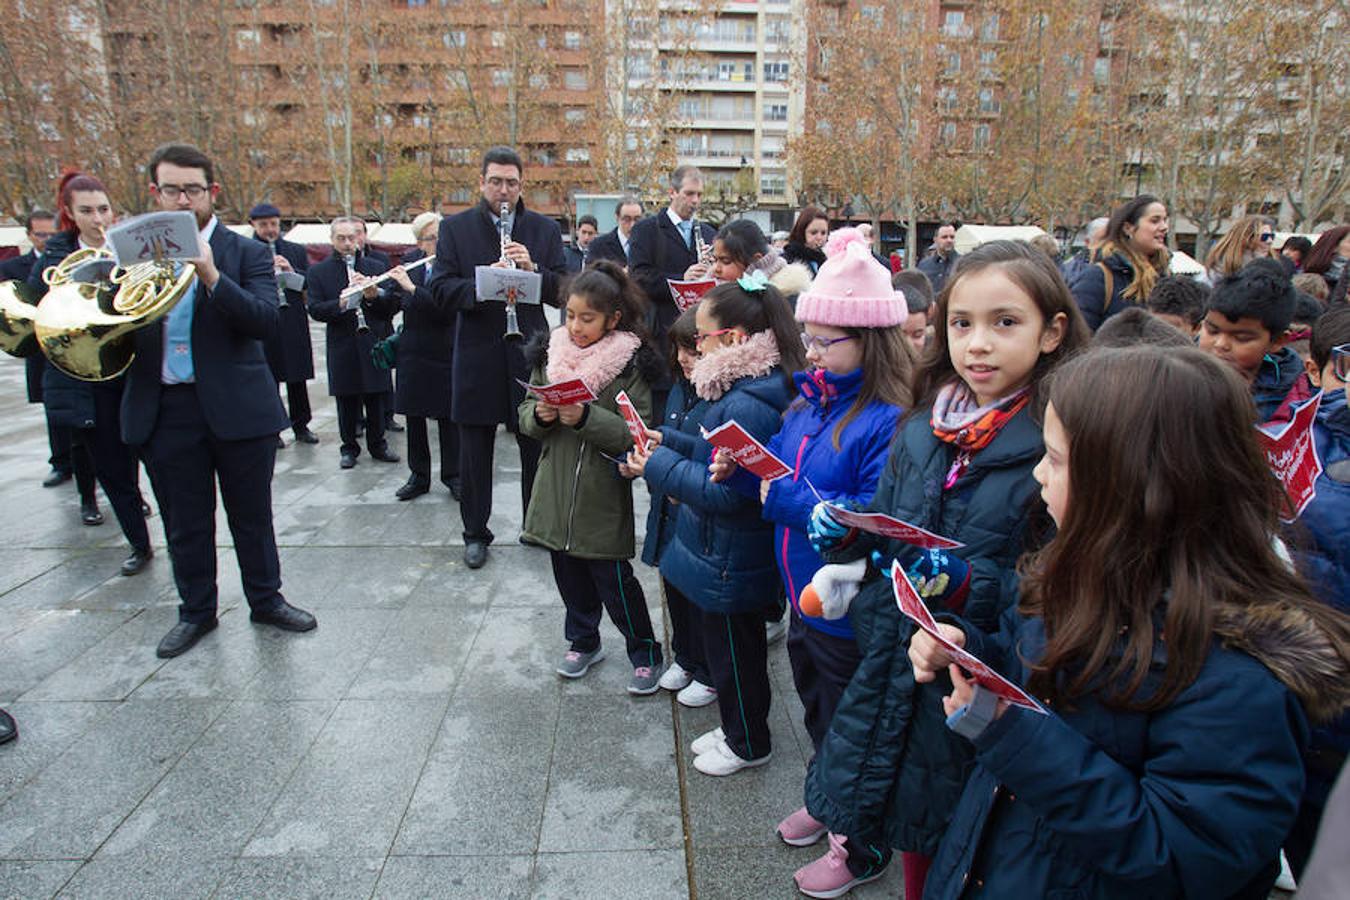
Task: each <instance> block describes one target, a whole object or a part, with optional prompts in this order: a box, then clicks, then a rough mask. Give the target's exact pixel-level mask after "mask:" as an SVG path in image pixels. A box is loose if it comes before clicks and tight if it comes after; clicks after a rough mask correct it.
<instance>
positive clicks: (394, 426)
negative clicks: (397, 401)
mask: <svg viewBox="0 0 1350 900" xmlns="http://www.w3.org/2000/svg"><path fill="white" fill-rule="evenodd" d="M384 430H385V431H402V430H403V426H402V425H400V424H398V423H397V422H395V421H394V420H393V419H390V420H389V421H388V422H385V423H384Z"/></svg>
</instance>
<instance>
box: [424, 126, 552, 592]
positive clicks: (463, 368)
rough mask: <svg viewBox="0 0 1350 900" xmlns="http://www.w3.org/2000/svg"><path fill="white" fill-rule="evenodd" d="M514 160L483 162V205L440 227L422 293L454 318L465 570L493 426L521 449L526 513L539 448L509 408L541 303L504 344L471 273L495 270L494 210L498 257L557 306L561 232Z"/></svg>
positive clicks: (501, 323) (502, 150) (497, 320)
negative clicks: (505, 234) (536, 282)
mask: <svg viewBox="0 0 1350 900" xmlns="http://www.w3.org/2000/svg"><path fill="white" fill-rule="evenodd" d="M523 171H524V167H523V166H522V165H521V162H520V157H519V156H517V155H516V153H515V151H514V150H511V149H510V148H508V147H493V148H492V149H490V150H488V151H487V153H486V154H484V156H483V166H482V170H481V175H480V178H479V190H480V192H481V193H482V200H481V202H479V203H478V205H476V206H474V207H473V208H472V209H469V210H465V211H464V212H462V213H459V214H457V215H454V216H450V217H448V218H446V219H443V220H441V227H440V238H439V240H438V241H437V243H436V262H434V263H433V264H432V273H431V278H430V279H429V281H428V285H427V286H428V287H429V288H430V289H431V293H432V295H433V296H434V297H435V298H436V302H437V303H438V304H440V305H441V307H442V308H444V309H445V310H446V311H447V312H454V313H457V314H458V318H459V323H458V326H457V331H456V333H455V354H454V364H453V376H452V378H451V401H450V417H451V418H452V419H453V420H454V421H455V423H456V424H458V425H459V441H460V459H459V474H460V479H461V483H462V485H463V489H462V496H461V499H460V505H459V509H460V516H461V517H462V518H463V520H464V560H465V562H466V564H467V565H469V566H470V567H471V568H478V567H479V566H482V565H483V563H484V562H486V560H487V547H488V544H490V543H491V542H492V537H493V535H492V531H491V530H490V529H489V528H488V519H489V517H490V516H491V514H492V456H493V453H492V450H493V439H494V436H495V434H496V432H497V426H498V425H503V424H504V425H506V427H507V429H508V430H509V431H511V432H513V433H516V446H517V447H518V448H519V450H520V468H521V482H520V487H521V494H522V497H523V499H524V501H525V506H526V507H528V506H529V500H530V489H531V487H532V486H533V483H534V471H535V466H536V464H537V463H538V461H539V444H538V443H537V442H536V441H534V440H533V439H531V438H528V437H525V436H523V435H521V434H519V433H517V425H516V423H517V413H516V407H517V406H518V405H519V403H520V401H521V400H523V399H524V397H525V393H524V390H523V389H522V388H521V387H520V386H519V385H518V384H517V383H516V379H521V380H524V381H528V380H529V377H530V373H529V368H528V366H527V364H526V362H525V353H524V349H523V348H524V345H525V342H527V341H528V340H529V339H530V338H531V337H532V336H534V335H536V334H539V333H541V332H546V331H548V321H547V320H546V319H545V318H544V310H543V307H542V306H539V305H532V304H519V305H518V306H517V310H516V313H517V320H518V322H519V327H520V331H521V332H522V334H523V335H524V337H523V339H517V340H510V341H508V340H507V339H506V338H505V337H504V335H505V333H506V305H505V304H504V303H500V302H495V301H493V302H486V303H479V302H478V301H477V293H476V291H475V289H474V267H475V266H486V265H495V264H498V263H499V261H500V260H501V258H502V252H503V246H502V240H501V235H500V233H499V232H498V230H497V229H498V218H497V214H498V211H499V210H500V209H501V204H503V203H505V204H507V207H508V209H509V210H510V215H509V216H508V217H507V223H506V224H507V227H508V228H509V233H510V238H509V239H508V240H507V242H506V245H505V252H506V256H507V257H508V258H509V259H511V260H512V261H514V262H515V264H516V265H517V266H518V267H520V268H522V269H525V270H526V271H534V272H539V273H540V275H541V276H542V277H543V285H542V291H541V295H540V296H541V297H542V299H543V301H544V302H545V303H548V304H550V305H552V306H557V305H559V302H560V301H559V298H558V291H559V287H560V284H561V279H562V277H563V276H564V275H565V274H566V272H567V266H566V263H565V262H564V260H563V245H562V231H561V229H559V228H558V223H557V222H555V221H553V220H552V219H550V218H548V217H546V216H542V215H539V214H538V213H534V212H530V211H529V210H527V209H526V208H525V204H524V202H522V201H521V199H520V195H521V187H522V173H523Z"/></svg>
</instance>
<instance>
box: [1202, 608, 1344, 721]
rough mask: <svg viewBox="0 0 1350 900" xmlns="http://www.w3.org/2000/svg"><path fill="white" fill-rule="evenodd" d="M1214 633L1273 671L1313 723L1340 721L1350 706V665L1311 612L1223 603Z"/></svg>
mask: <svg viewBox="0 0 1350 900" xmlns="http://www.w3.org/2000/svg"><path fill="white" fill-rule="evenodd" d="M1214 631H1215V634H1216V635H1217V636H1218V638H1219V640H1220V641H1221V642H1222V643H1223V645H1224V646H1225V647H1228V648H1229V649H1232V650H1238V651H1241V652H1243V653H1246V654H1247V655H1248V656H1251V657H1252V658H1253V659H1255V660H1257V661H1258V662H1260V663H1261V664H1262V665H1263V666H1265V667H1266V668H1267V669H1269V670H1270V672H1271V674H1272V675H1274V676H1275V677H1276V678H1277V679H1278V680H1279V681H1280V683H1281V684H1283V685H1284V686H1285V687H1287V688H1288V689H1289V690H1290V691H1293V693H1294V694H1295V695H1296V696H1297V697H1298V698H1299V701H1300V702H1302V704H1303V708H1304V709H1305V710H1306V711H1307V713H1308V717H1309V718H1311V719H1312V720H1313V721H1315V722H1327V721H1330V720H1332V719H1335V718H1336V717H1337V716H1339V715H1340V714H1341V712H1342V711H1344V710H1345V709H1346V707H1347V706H1350V660H1347V659H1346V658H1345V657H1343V656H1341V654H1340V652H1338V650H1337V648H1336V644H1335V639H1334V637H1333V636H1331V635H1328V634H1327V632H1326V631H1325V630H1324V629H1323V628H1322V627H1321V625H1319V624H1318V622H1317V621H1316V620H1314V619H1313V617H1312V616H1310V615H1309V614H1308V613H1307V611H1306V610H1302V609H1299V608H1298V607H1295V606H1291V605H1290V604H1288V603H1279V602H1256V603H1252V604H1249V605H1246V606H1238V605H1234V604H1223V605H1221V606H1220V607H1219V610H1218V613H1217V615H1216V617H1215V626H1214ZM1344 638H1345V635H1344V634H1343V635H1342V638H1341V639H1342V640H1344Z"/></svg>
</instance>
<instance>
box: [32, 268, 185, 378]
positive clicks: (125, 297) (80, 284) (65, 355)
mask: <svg viewBox="0 0 1350 900" xmlns="http://www.w3.org/2000/svg"><path fill="white" fill-rule="evenodd" d="M80 254H86V255H85V256H84V257H83V258H81V259H77V260H74V261H73V262H72V257H76V256H79V255H80ZM110 261H111V255H109V254H108V253H107V252H106V251H102V250H96V251H89V250H80V251H76V253H73V254H71V256H68V257H66V259H65V260H63V261H62V262H61V265H60V266H57V267H54V268H52V269H49V270H47V271H46V272H44V273H43V277H44V278H45V279H47V283H48V284H49V285H51V289H50V290H49V291H48V292H47V296H45V297H43V298H42V301H41V302H40V303H39V304H38V308H37V316H36V318H35V320H34V332H35V333H36V335H37V340H38V344H39V346H40V347H41V348H42V352H43V353H44V354H46V356H47V359H48V361H49V362H51V364H52V365H54V366H56V367H57V368H58V369H60V370H61V371H62V372H65V373H66V374H67V375H70V376H72V377H74V378H78V379H80V380H81V381H108V380H110V379H113V378H116V377H117V376H118V375H121V374H122V373H123V372H125V371H126V370H127V368H128V367H129V366H130V365H131V361H132V359H134V358H135V356H136V350H135V337H134V335H135V332H136V331H137V330H139V329H141V328H144V327H145V326H147V325H151V324H153V323H155V322H157V321H159V320H160V319H161V318H163V317H164V316H165V315H167V314H168V313H169V311H170V310H172V309H173V308H174V306H175V305H177V303H178V301H179V300H181V299H183V296H184V295H185V294H186V293H187V289H188V286H189V285H190V284H191V283H192V279H193V277H194V276H195V275H196V269H194V268H193V267H192V266H188V265H185V266H183V268H182V271H180V272H178V273H177V274H175V272H174V265H173V263H172V262H145V263H137V264H136V265H133V266H131V267H130V268H127V269H120V268H118V269H112V270H111V271H109V268H108V265H107V264H108V262H110ZM91 263H92V264H93V265H90V264H91Z"/></svg>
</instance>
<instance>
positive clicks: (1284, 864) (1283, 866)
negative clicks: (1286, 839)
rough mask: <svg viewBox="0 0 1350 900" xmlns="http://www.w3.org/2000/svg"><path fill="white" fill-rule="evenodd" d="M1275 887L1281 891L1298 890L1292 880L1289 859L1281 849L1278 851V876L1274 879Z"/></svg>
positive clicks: (1292, 875) (1292, 874)
mask: <svg viewBox="0 0 1350 900" xmlns="http://www.w3.org/2000/svg"><path fill="white" fill-rule="evenodd" d="M1275 887H1277V888H1279V889H1280V890H1282V891H1291V892H1292V891H1296V890H1298V885H1297V884H1296V883H1295V882H1294V871H1293V870H1292V869H1290V868H1289V860H1288V858H1287V857H1285V855H1284V851H1283V850H1281V851H1280V877H1279V878H1276V879H1275Z"/></svg>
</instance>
